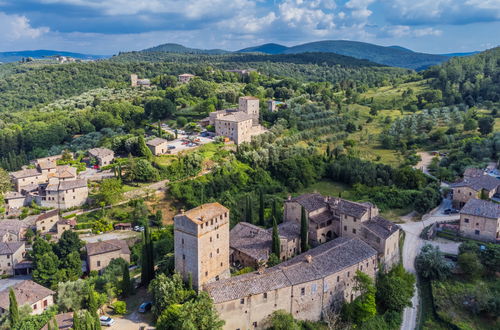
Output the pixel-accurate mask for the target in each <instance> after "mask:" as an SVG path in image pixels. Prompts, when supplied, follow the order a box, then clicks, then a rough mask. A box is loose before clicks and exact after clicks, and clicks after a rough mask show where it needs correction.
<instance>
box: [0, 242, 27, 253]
mask: <svg viewBox="0 0 500 330" xmlns="http://www.w3.org/2000/svg"><path fill="white" fill-rule="evenodd" d="M22 246H24V242H8V243H4V242H0V255H6V254H13V253H15V252H16V251H17V250H19V249H20V248H21V247H22Z"/></svg>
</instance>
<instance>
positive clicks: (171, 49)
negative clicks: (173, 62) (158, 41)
mask: <svg viewBox="0 0 500 330" xmlns="http://www.w3.org/2000/svg"><path fill="white" fill-rule="evenodd" d="M141 52H145V53H153V52H165V53H181V54H210V55H218V54H226V53H230V51H227V50H223V49H197V48H189V47H185V46H183V45H179V44H172V43H169V44H162V45H158V46H155V47H151V48H147V49H143V50H141Z"/></svg>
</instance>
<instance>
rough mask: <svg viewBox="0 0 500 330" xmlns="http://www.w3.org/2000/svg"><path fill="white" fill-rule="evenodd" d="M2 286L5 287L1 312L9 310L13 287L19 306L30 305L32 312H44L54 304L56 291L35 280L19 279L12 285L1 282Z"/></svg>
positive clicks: (0, 303) (1, 295)
mask: <svg viewBox="0 0 500 330" xmlns="http://www.w3.org/2000/svg"><path fill="white" fill-rule="evenodd" d="M1 281H8V280H0V282H1ZM0 286H1V287H4V289H3V290H2V291H0V313H5V312H7V311H8V310H9V290H10V289H11V288H12V290H13V291H14V295H15V296H16V300H17V304H18V306H23V305H28V306H30V307H31V310H32V312H31V314H34V315H37V314H42V313H43V311H44V310H46V309H47V308H49V307H50V306H52V305H54V294H55V292H54V291H52V290H50V289H47V288H46V287H43V286H41V285H40V284H37V283H35V282H33V281H30V280H25V281H17V282H15V284H13V285H12V286H8V285H2V283H0Z"/></svg>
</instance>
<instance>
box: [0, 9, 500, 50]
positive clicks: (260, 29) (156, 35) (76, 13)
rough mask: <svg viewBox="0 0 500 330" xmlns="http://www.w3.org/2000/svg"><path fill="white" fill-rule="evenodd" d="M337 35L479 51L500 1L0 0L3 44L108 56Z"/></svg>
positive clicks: (495, 29)
mask: <svg viewBox="0 0 500 330" xmlns="http://www.w3.org/2000/svg"><path fill="white" fill-rule="evenodd" d="M338 39H343V40H356V41H364V42H370V43H375V44H379V45H384V46H391V45H399V46H403V47H407V48H409V49H412V50H414V51H420V52H426V53H436V54H440V53H451V52H468V51H476V50H484V49H488V48H492V47H495V46H498V45H499V44H500V0H253V1H252V0H0V51H16V50H33V49H52V50H59V51H74V52H81V53H86V54H103V55H111V54H117V53H118V52H124V51H132V50H141V49H145V48H148V47H152V46H156V45H159V44H163V43H179V44H182V45H185V46H188V47H192V48H203V49H213V48H222V49H226V50H237V49H241V48H245V47H250V46H256V45H259V44H263V43H268V42H274V43H279V44H283V45H286V46H292V45H296V44H300V43H305V42H311V41H318V40H338Z"/></svg>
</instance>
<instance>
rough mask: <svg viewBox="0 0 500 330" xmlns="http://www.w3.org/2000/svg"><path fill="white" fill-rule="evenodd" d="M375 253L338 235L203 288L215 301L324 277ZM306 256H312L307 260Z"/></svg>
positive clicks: (356, 240)
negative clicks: (260, 269)
mask: <svg viewBox="0 0 500 330" xmlns="http://www.w3.org/2000/svg"><path fill="white" fill-rule="evenodd" d="M376 255H377V251H375V250H374V249H373V248H372V247H370V246H369V245H368V244H366V243H364V242H363V241H361V240H359V239H357V238H345V237H339V238H336V239H334V240H332V241H329V242H327V243H325V244H322V245H320V246H318V247H316V248H314V249H312V250H309V251H307V252H306V253H303V254H300V255H298V256H296V257H294V258H292V259H290V260H288V261H285V262H283V263H281V264H279V265H277V266H274V267H271V268H268V269H266V270H265V271H264V273H263V274H259V273H258V272H254V273H249V274H245V275H240V276H235V277H232V278H229V279H225V280H222V281H217V282H213V283H210V284H208V285H205V287H204V289H205V290H206V291H207V292H208V293H209V295H210V296H211V297H212V298H213V299H214V302H215V303H216V304H217V303H221V302H225V301H231V300H235V299H240V298H246V297H248V296H251V295H255V294H261V293H264V292H268V291H271V290H276V289H279V288H284V287H288V286H291V285H295V284H300V283H305V282H309V281H312V280H315V279H319V278H323V277H326V276H328V275H331V274H334V273H337V272H339V271H341V270H343V269H345V268H348V267H350V266H352V265H354V264H357V263H358V262H361V261H363V260H365V259H367V258H370V257H373V256H376ZM306 256H311V259H310V260H311V261H310V262H309V261H308V260H307V258H306Z"/></svg>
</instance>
